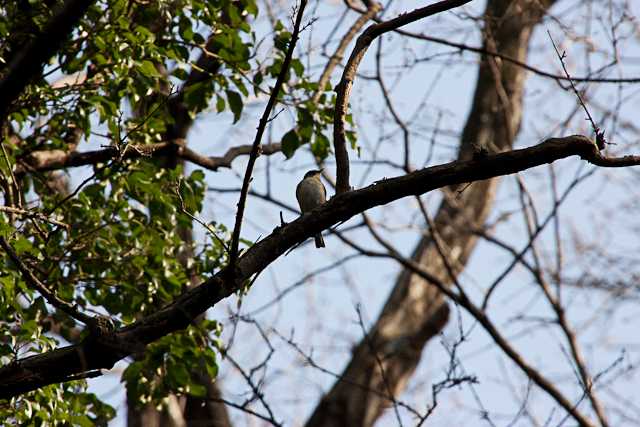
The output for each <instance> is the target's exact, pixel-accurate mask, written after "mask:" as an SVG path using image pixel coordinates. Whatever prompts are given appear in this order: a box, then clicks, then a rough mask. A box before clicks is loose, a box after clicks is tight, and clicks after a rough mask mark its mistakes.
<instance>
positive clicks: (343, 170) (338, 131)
mask: <svg viewBox="0 0 640 427" xmlns="http://www.w3.org/2000/svg"><path fill="white" fill-rule="evenodd" d="M470 1H471V0H443V1H440V2H438V3H434V4H430V5H429V6H425V7H421V8H418V9H415V10H413V11H411V12H409V13H405V14H402V15H400V16H398V17H397V18H394V19H390V20H389V21H385V22H381V23H379V24H374V25H371V26H370V27H368V28H367V29H366V30H365V31H364V32H363V33H362V34H361V35H360V36H359V37H358V40H357V41H356V45H355V47H354V48H353V51H352V52H351V56H350V57H349V60H348V61H347V64H346V65H345V67H344V71H343V73H342V78H341V79H340V83H338V85H337V86H336V106H335V110H334V115H333V145H334V151H335V153H336V194H340V193H344V192H347V191H349V190H350V188H351V186H350V184H349V153H348V152H347V147H346V135H345V119H346V116H347V107H348V104H349V97H350V95H351V89H352V88H353V81H354V80H355V77H356V73H357V71H358V66H359V65H360V62H361V61H362V58H364V55H365V53H366V52H367V49H368V48H369V46H370V45H371V43H372V42H373V40H375V39H376V38H377V37H380V36H381V35H383V34H385V33H388V32H389V31H393V30H395V29H397V28H400V27H402V26H404V25H408V24H410V23H412V22H416V21H419V20H420V19H423V18H426V17H428V16H431V15H435V14H437V13H441V12H444V11H447V10H449V9H453V8H454V7H458V6H462V5H463V4H465V3H469V2H470Z"/></svg>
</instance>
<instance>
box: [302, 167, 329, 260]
mask: <svg viewBox="0 0 640 427" xmlns="http://www.w3.org/2000/svg"><path fill="white" fill-rule="evenodd" d="M321 173H322V169H320V170H311V171H309V172H307V173H306V174H304V178H303V179H302V181H300V183H299V184H298V186H297V187H296V198H297V199H298V204H299V205H300V210H301V211H302V213H303V214H305V213H307V212H310V211H312V210H314V209H315V208H317V207H318V206H320V205H321V204H323V203H324V202H326V201H327V189H326V188H324V185H323V184H322V181H320V174H321ZM315 239H316V248H324V239H323V238H322V234H321V233H318V234H316V235H315Z"/></svg>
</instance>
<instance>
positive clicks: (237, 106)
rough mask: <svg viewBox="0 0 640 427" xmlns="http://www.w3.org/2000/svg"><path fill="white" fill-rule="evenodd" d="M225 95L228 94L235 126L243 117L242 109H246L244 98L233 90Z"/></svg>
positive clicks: (227, 91)
mask: <svg viewBox="0 0 640 427" xmlns="http://www.w3.org/2000/svg"><path fill="white" fill-rule="evenodd" d="M225 93H226V94H227V101H229V107H230V108H231V112H232V113H233V123H234V124H235V123H237V122H238V120H240V116H241V115H242V108H243V107H244V105H243V103H242V97H241V96H240V94H239V93H238V92H235V91H233V90H226V91H225Z"/></svg>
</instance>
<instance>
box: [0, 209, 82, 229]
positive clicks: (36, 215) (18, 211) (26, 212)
mask: <svg viewBox="0 0 640 427" xmlns="http://www.w3.org/2000/svg"><path fill="white" fill-rule="evenodd" d="M0 212H7V213H10V214H17V215H22V216H25V217H27V218H38V219H40V220H42V221H45V222H48V223H50V224H53V225H57V226H59V227H64V228H66V229H67V230H68V229H70V228H71V226H70V225H69V224H66V223H64V222H62V221H58V220H57V219H51V218H49V217H48V216H47V215H45V214H43V213H42V212H35V211H30V210H27V209H18V208H14V207H11V206H0Z"/></svg>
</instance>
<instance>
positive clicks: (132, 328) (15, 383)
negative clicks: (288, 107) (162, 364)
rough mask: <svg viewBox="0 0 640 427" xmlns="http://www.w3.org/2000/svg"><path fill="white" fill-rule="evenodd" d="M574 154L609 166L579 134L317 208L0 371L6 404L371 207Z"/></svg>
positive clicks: (126, 347) (378, 186)
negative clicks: (137, 308)
mask: <svg viewBox="0 0 640 427" xmlns="http://www.w3.org/2000/svg"><path fill="white" fill-rule="evenodd" d="M573 155H579V156H581V157H582V158H583V159H586V160H587V161H590V162H592V163H605V164H606V163H608V161H606V160H605V159H603V158H602V156H601V155H600V153H599V152H598V151H597V149H596V147H595V145H594V144H593V142H592V141H591V140H589V139H588V138H586V137H583V136H579V135H576V136H570V137H566V138H552V139H549V140H547V141H545V142H544V143H542V144H539V145H536V146H534V147H531V148H526V149H522V150H514V151H510V152H506V153H500V154H495V155H490V156H488V157H486V158H483V159H478V160H467V161H458V162H451V163H447V164H443V165H439V166H433V167H430V168H426V169H422V170H420V171H416V172H413V173H410V174H407V175H403V176H400V177H397V178H391V179H387V180H383V181H379V182H376V183H374V184H372V185H370V186H368V187H365V188H363V189H361V190H356V191H350V192H347V193H344V194H341V195H338V196H336V197H334V198H333V199H331V200H330V201H328V202H327V203H325V204H324V205H322V206H321V207H319V208H317V209H316V210H314V212H313V214H309V215H304V216H302V217H300V218H298V219H297V220H295V221H293V222H292V223H289V224H287V225H285V226H284V227H281V228H276V229H275V230H274V232H273V233H271V234H270V235H269V236H267V237H265V238H264V239H263V240H262V241H260V242H258V243H256V244H255V245H253V246H252V247H251V248H250V249H248V250H247V251H246V252H245V253H244V254H243V255H242V256H241V257H239V258H238V260H237V263H236V265H235V268H234V269H233V272H232V271H231V267H228V268H226V269H224V270H221V271H220V272H218V273H217V274H215V275H214V276H213V277H211V278H210V279H208V280H207V281H206V282H204V283H203V284H202V285H200V286H198V287H195V288H192V289H190V290H188V291H187V292H185V293H184V294H183V295H182V296H181V297H179V298H178V299H176V300H175V301H174V302H173V303H171V304H169V305H168V306H166V307H165V308H163V309H161V310H159V311H157V312H155V313H153V314H151V315H149V316H147V317H145V318H142V319H140V320H138V321H136V322H134V323H133V324H131V325H129V326H126V327H124V328H121V329H119V330H116V331H114V332H112V333H108V334H105V335H104V336H99V337H95V338H94V339H89V340H86V341H84V342H82V343H80V344H77V345H72V346H68V347H64V348H60V349H56V350H52V351H50V352H47V353H44V354H40V355H36V356H31V357H27V358H24V359H21V360H18V361H16V362H14V363H11V364H9V365H6V366H4V367H2V368H0V399H2V398H10V397H13V396H16V395H19V394H21V393H24V392H27V391H31V390H34V389H36V388H38V387H42V386H44V385H47V384H52V383H55V382H61V381H65V380H68V379H73V378H74V376H75V375H78V374H83V373H86V372H88V371H92V370H96V369H109V368H111V367H112V366H113V365H114V364H115V363H116V362H117V361H118V360H120V359H122V358H124V357H127V356H128V355H129V354H128V351H131V352H132V351H134V350H139V349H140V347H141V346H143V345H146V344H149V343H151V342H153V341H155V340H157V339H159V338H161V337H163V336H165V335H167V334H170V333H172V332H175V331H178V330H181V329H184V328H186V327H187V326H188V325H189V324H190V323H191V322H192V321H193V320H194V319H195V318H196V317H197V316H198V315H200V314H202V313H204V311H205V310H207V309H208V308H210V307H212V306H214V305H215V304H216V303H218V302H219V301H221V300H222V299H224V298H226V297H228V296H229V295H231V294H232V293H234V292H236V291H238V290H240V289H241V288H242V286H244V283H245V280H247V279H249V278H250V277H251V276H253V275H254V274H256V273H258V272H260V271H262V270H264V269H265V268H267V267H268V266H269V265H270V264H271V263H272V262H273V261H275V260H276V259H278V258H279V257H280V256H282V255H283V254H284V253H285V252H286V251H288V250H289V249H290V248H292V247H294V246H295V245H297V244H299V243H301V242H303V241H304V240H306V239H308V238H310V237H311V236H313V235H314V234H317V233H319V232H320V231H321V230H324V229H327V228H330V227H331V226H333V225H335V224H338V223H340V222H343V221H346V220H348V219H350V218H352V217H353V216H355V215H358V214H360V213H362V212H364V211H365V210H367V209H371V208H373V207H376V206H381V205H385V204H388V203H391V202H393V201H394V200H398V199H400V198H402V197H407V196H415V195H419V194H424V193H426V192H429V191H433V190H435V189H438V188H443V187H446V186H451V185H460V184H463V183H468V182H475V181H481V180H486V179H490V178H493V177H496V176H501V175H506V174H512V173H516V172H519V171H522V170H525V169H529V168H532V167H535V166H540V165H543V164H546V163H550V162H553V161H556V160H559V159H562V158H565V157H569V156H573ZM631 159H632V158H629V159H628V162H631ZM633 163H634V164H638V165H640V156H637V157H634V158H633ZM423 286H424V284H423ZM53 367H55V369H53Z"/></svg>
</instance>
